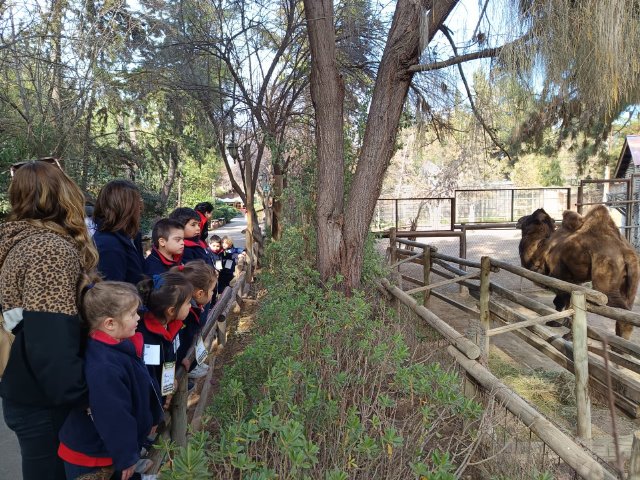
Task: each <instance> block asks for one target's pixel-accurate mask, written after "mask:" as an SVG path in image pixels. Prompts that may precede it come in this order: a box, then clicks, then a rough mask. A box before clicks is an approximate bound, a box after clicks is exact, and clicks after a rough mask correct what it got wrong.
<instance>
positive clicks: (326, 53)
mask: <svg viewBox="0 0 640 480" xmlns="http://www.w3.org/2000/svg"><path fill="white" fill-rule="evenodd" d="M304 9H305V16H306V18H307V30H308V34H309V46H310V49H311V101H312V103H313V108H314V110H315V113H316V131H315V136H316V147H317V155H318V180H317V190H318V193H317V199H316V202H317V206H316V221H317V228H318V240H317V260H316V262H317V266H318V271H319V272H320V275H321V278H322V279H323V280H326V279H328V278H330V277H332V276H334V275H335V274H336V273H338V272H339V271H340V252H341V251H342V226H343V224H344V213H343V205H344V200H343V197H344V155H343V153H344V152H343V141H344V138H343V137H344V133H343V108H344V83H343V81H342V77H341V76H340V73H339V72H338V65H337V61H336V35H335V29H334V26H333V2H332V1H331V0H304Z"/></svg>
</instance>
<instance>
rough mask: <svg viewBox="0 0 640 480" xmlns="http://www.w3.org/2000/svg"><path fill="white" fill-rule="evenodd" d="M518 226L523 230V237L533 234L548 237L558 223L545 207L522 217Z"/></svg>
mask: <svg viewBox="0 0 640 480" xmlns="http://www.w3.org/2000/svg"><path fill="white" fill-rule="evenodd" d="M516 228H519V229H520V230H522V236H523V237H526V236H529V235H531V234H537V235H540V236H543V237H548V236H550V235H551V234H552V233H553V231H554V230H555V229H556V224H555V221H554V220H553V218H551V217H550V216H549V214H548V213H547V212H545V211H544V209H543V208H539V209H537V210H536V211H535V212H533V213H532V214H531V215H525V216H524V217H520V218H519V219H518V223H517V224H516Z"/></svg>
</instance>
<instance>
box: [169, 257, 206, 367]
mask: <svg viewBox="0 0 640 480" xmlns="http://www.w3.org/2000/svg"><path fill="white" fill-rule="evenodd" d="M171 271H172V272H175V271H180V272H182V274H183V275H184V276H185V278H186V279H187V280H188V281H189V283H191V285H193V295H192V297H191V308H190V309H189V315H187V318H186V319H185V321H184V328H183V329H182V330H180V333H179V335H180V348H178V352H177V361H178V362H179V363H182V365H184V368H185V369H186V370H187V371H189V370H191V367H192V366H194V367H195V368H193V369H192V370H191V371H190V372H189V378H200V377H203V376H204V375H206V373H207V370H208V369H209V366H208V365H207V364H206V363H200V364H195V365H192V362H191V360H188V359H187V358H185V356H186V354H187V351H188V350H189V348H190V347H191V345H192V344H193V341H194V339H195V338H196V337H197V336H198V335H199V334H200V330H201V329H202V326H203V325H204V323H205V321H206V319H207V313H208V311H209V308H208V307H209V303H210V302H211V299H212V298H213V292H214V290H215V288H216V283H217V281H218V275H217V273H216V271H215V270H214V268H213V267H212V266H211V265H208V264H206V263H205V262H204V261H202V260H194V261H192V262H189V263H188V264H186V265H181V266H179V267H173V268H172V269H171Z"/></svg>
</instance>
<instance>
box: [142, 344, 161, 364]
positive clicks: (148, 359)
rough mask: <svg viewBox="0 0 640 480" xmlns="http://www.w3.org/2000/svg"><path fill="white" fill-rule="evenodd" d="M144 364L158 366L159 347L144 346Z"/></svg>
mask: <svg viewBox="0 0 640 480" xmlns="http://www.w3.org/2000/svg"><path fill="white" fill-rule="evenodd" d="M143 359H144V363H145V364H147V365H160V345H147V344H146V343H145V345H144V356H143Z"/></svg>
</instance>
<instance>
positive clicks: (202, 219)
mask: <svg viewBox="0 0 640 480" xmlns="http://www.w3.org/2000/svg"><path fill="white" fill-rule="evenodd" d="M196 213H197V214H198V216H199V217H200V231H202V229H203V227H204V226H205V225H206V224H207V217H206V216H205V215H204V214H203V213H202V212H199V211H197V210H196Z"/></svg>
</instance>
